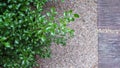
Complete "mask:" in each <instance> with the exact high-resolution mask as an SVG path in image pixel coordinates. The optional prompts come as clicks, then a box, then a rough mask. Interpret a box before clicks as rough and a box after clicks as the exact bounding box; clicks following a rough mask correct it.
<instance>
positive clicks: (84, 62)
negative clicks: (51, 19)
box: [38, 0, 98, 68]
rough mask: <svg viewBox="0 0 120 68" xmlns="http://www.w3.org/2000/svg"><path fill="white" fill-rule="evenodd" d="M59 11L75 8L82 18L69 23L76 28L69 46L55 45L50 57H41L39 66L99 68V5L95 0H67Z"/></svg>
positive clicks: (59, 6)
mask: <svg viewBox="0 0 120 68" xmlns="http://www.w3.org/2000/svg"><path fill="white" fill-rule="evenodd" d="M55 6H56V7H58V9H57V10H58V11H59V12H60V13H61V12H62V11H63V10H65V9H69V8H71V9H73V10H74V12H75V13H78V14H79V15H80V18H79V19H77V20H76V21H75V22H72V23H70V24H69V26H70V27H71V28H73V29H74V30H75V36H74V38H72V39H70V40H68V43H67V46H58V45H53V46H52V47H51V49H52V57H51V58H50V59H39V60H38V62H39V63H40V64H41V65H40V67H39V68H97V64H98V50H97V48H98V46H97V12H96V9H97V5H96V1H95V0H65V4H61V3H59V2H58V3H57V4H55ZM46 9H47V8H46Z"/></svg>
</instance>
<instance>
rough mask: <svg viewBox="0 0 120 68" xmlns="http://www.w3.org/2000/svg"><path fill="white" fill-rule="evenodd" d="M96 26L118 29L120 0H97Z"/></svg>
mask: <svg viewBox="0 0 120 68" xmlns="http://www.w3.org/2000/svg"><path fill="white" fill-rule="evenodd" d="M98 28H99V29H105V28H108V29H120V0H98Z"/></svg>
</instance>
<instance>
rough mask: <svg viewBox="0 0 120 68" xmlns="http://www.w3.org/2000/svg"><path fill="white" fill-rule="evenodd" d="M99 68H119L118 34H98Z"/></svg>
mask: <svg viewBox="0 0 120 68" xmlns="http://www.w3.org/2000/svg"><path fill="white" fill-rule="evenodd" d="M98 39H99V68H120V34H110V33H99V38H98Z"/></svg>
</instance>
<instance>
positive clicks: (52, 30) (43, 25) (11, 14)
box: [0, 0, 79, 68]
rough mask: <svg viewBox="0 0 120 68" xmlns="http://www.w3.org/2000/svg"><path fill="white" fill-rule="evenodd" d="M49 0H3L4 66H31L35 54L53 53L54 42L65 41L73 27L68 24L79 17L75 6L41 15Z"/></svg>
mask: <svg viewBox="0 0 120 68" xmlns="http://www.w3.org/2000/svg"><path fill="white" fill-rule="evenodd" d="M46 2H48V0H2V1H0V65H1V67H3V68H32V67H33V66H35V65H36V59H35V55H39V56H40V57H41V58H47V57H50V55H51V54H50V53H51V51H50V46H51V43H52V42H54V43H57V44H62V45H65V44H66V40H67V39H68V38H70V37H72V36H73V32H74V30H72V29H70V28H69V27H67V24H68V23H69V22H70V21H74V18H78V17H79V15H78V14H73V13H72V10H70V11H66V12H64V14H63V16H61V17H59V18H56V15H57V12H56V11H55V8H51V9H50V11H48V12H47V13H46V14H44V15H42V14H41V12H42V11H43V10H44V9H43V5H44V4H45V3H46Z"/></svg>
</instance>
